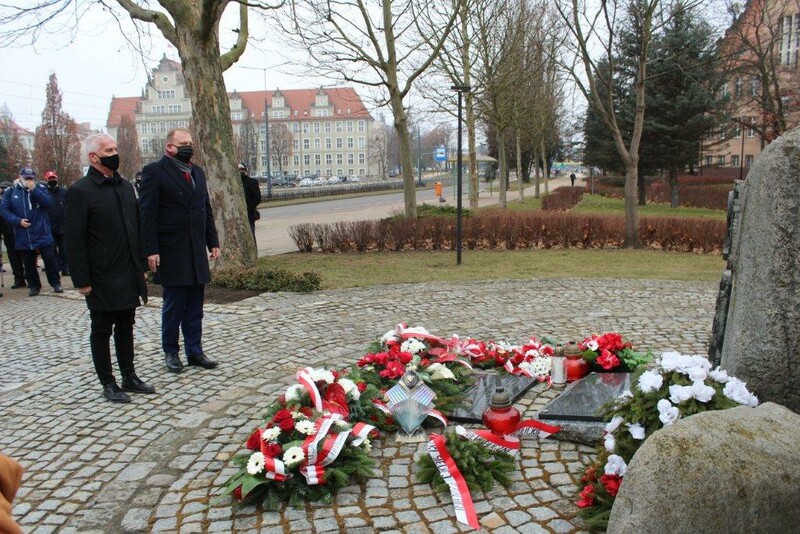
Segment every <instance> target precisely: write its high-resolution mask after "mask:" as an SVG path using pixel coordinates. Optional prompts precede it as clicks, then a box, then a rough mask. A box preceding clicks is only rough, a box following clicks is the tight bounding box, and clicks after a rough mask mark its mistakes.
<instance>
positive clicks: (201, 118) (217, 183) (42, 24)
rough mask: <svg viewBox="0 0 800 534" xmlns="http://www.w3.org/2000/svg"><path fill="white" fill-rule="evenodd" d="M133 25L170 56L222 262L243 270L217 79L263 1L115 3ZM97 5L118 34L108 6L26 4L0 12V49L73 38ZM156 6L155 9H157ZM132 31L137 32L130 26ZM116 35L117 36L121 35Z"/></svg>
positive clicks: (239, 210)
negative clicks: (230, 38) (182, 85)
mask: <svg viewBox="0 0 800 534" xmlns="http://www.w3.org/2000/svg"><path fill="white" fill-rule="evenodd" d="M116 3H117V4H118V5H119V7H121V8H122V10H124V11H123V12H124V13H127V15H128V16H129V17H130V18H131V19H132V20H133V21H134V22H135V23H137V24H140V23H145V24H146V25H147V24H152V25H154V26H155V28H157V29H158V31H159V32H160V33H161V34H162V35H163V36H164V38H165V39H167V41H169V42H170V43H171V44H172V45H173V46H174V47H175V48H176V50H177V51H178V55H179V56H180V59H181V65H182V67H183V73H184V75H185V79H186V92H187V94H188V96H189V99H190V101H191V103H192V118H193V122H194V128H195V132H196V137H195V140H196V143H197V147H198V149H199V152H200V155H201V156H203V159H204V160H205V163H206V167H207V169H206V170H207V172H208V175H209V178H210V179H209V181H208V183H209V193H210V197H211V204H212V206H213V208H214V212H215V219H216V220H217V221H218V223H219V224H217V232H218V234H219V238H220V242H221V243H222V257H223V261H224V262H226V263H227V264H229V265H251V264H254V263H255V260H256V248H255V243H254V241H253V236H252V234H251V232H250V228H249V225H248V223H247V212H246V208H245V204H244V193H243V192H242V187H241V183H240V180H239V177H238V175H237V172H236V164H237V162H236V159H235V158H236V155H235V150H234V143H233V128H232V127H231V118H230V105H229V102H228V95H227V93H226V91H225V82H224V80H223V77H222V73H223V72H224V71H225V70H226V69H228V68H229V67H230V66H231V65H233V64H234V63H235V62H236V61H237V60H238V59H239V58H240V57H241V55H242V53H244V50H245V46H246V45H247V38H248V35H249V31H248V6H250V7H258V8H264V9H268V8H270V7H274V6H269V5H267V3H266V2H262V1H260V0H249V1H247V2H245V1H242V2H234V1H233V0H204V1H203V2H197V1H195V0H158V1H157V2H156V1H148V0H141V1H139V2H138V3H137V1H135V0H116ZM236 3H238V11H239V24H240V25H239V28H238V36H237V40H236V43H235V44H234V45H233V47H232V48H231V49H230V50H228V51H227V52H225V53H220V40H219V26H220V19H221V17H222V15H223V12H224V11H225V9H226V7H227V6H228V5H229V4H236ZM96 5H99V6H100V7H102V9H104V10H105V11H106V12H108V13H109V14H110V15H111V17H113V19H112V20H116V21H117V23H118V24H119V25H120V31H122V26H121V24H122V21H121V16H120V15H121V14H120V12H119V10H118V9H114V7H113V6H112V5H110V3H109V2H105V1H103V2H92V1H90V0H34V1H31V2H29V3H28V4H26V5H25V7H14V6H8V5H5V4H4V5H2V6H0V23H2V26H3V28H4V29H3V30H2V31H0V44H4V43H5V44H7V43H10V42H18V41H20V40H27V41H29V42H34V41H35V40H36V39H37V37H38V36H39V34H40V33H41V32H43V31H45V28H46V27H47V28H50V27H58V25H59V24H60V25H61V26H62V27H66V28H67V29H68V30H71V31H73V32H76V31H77V30H76V28H77V24H78V17H80V16H81V14H83V13H85V12H86V11H87V10H88V9H90V8H92V7H94V6H96ZM156 6H160V8H161V9H157V7H156ZM137 27H139V26H137ZM123 33H124V32H123Z"/></svg>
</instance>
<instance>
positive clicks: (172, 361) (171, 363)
mask: <svg viewBox="0 0 800 534" xmlns="http://www.w3.org/2000/svg"><path fill="white" fill-rule="evenodd" d="M164 359H165V360H166V362H167V370H168V371H169V372H171V373H180V372H181V371H183V363H181V359H180V358H178V355H177V354H170V353H169V352H165V353H164Z"/></svg>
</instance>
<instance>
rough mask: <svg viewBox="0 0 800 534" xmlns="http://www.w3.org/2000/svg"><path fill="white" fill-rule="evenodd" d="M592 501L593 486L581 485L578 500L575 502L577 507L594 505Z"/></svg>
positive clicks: (593, 499)
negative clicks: (581, 489)
mask: <svg viewBox="0 0 800 534" xmlns="http://www.w3.org/2000/svg"><path fill="white" fill-rule="evenodd" d="M594 503H595V498H594V486H592V485H591V484H587V485H586V486H584V487H583V491H582V492H581V498H580V500H579V501H578V502H577V503H575V504H577V505H578V507H579V508H587V507H589V506H594Z"/></svg>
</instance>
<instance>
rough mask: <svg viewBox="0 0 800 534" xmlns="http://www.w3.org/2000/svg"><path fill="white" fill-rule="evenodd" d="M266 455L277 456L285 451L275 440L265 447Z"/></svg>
mask: <svg viewBox="0 0 800 534" xmlns="http://www.w3.org/2000/svg"><path fill="white" fill-rule="evenodd" d="M263 452H264V456H269V457H270V458H277V457H278V456H280V455H281V453H282V452H283V449H282V448H281V446H280V445H279V444H278V443H275V442H274V441H272V442H270V443H268V444H267V446H266V447H265V448H264V451H263Z"/></svg>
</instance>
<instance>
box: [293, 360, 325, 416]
mask: <svg viewBox="0 0 800 534" xmlns="http://www.w3.org/2000/svg"><path fill="white" fill-rule="evenodd" d="M312 371H313V369H312V368H311V367H304V368H303V369H300V370H299V371H297V381H298V382H300V384H301V385H302V386H303V388H305V390H306V391H308V394H309V396H310V397H311V401H312V402H313V403H314V408H316V410H317V411H318V412H321V411H322V395H320V393H319V389H317V385H316V384H315V383H314V379H313V378H311V372H312Z"/></svg>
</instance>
